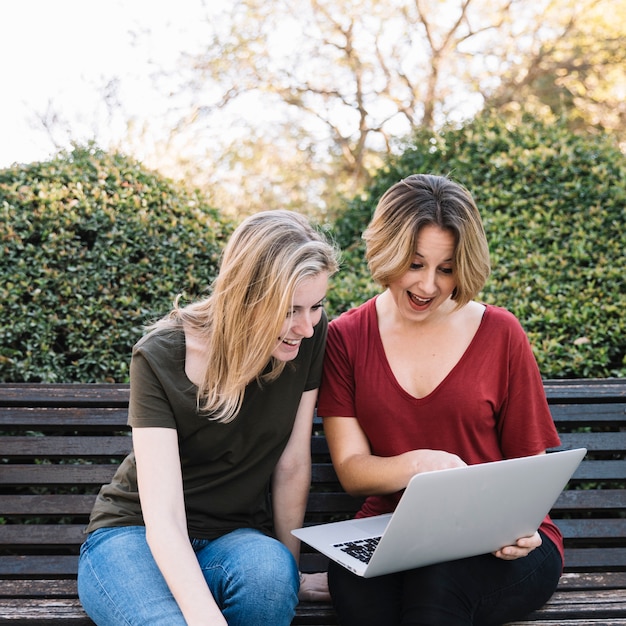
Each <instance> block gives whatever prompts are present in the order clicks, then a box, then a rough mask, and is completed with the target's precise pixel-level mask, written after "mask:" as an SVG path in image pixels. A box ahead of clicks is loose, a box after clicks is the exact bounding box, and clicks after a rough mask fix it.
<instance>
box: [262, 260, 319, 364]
mask: <svg viewBox="0 0 626 626" xmlns="http://www.w3.org/2000/svg"><path fill="white" fill-rule="evenodd" d="M327 289H328V273H327V272H321V273H320V274H318V275H317V276H312V277H311V278H305V279H304V280H303V281H302V282H300V283H299V284H298V286H297V287H296V290H295V292H294V294H293V305H292V307H291V309H290V310H289V312H288V313H287V317H286V319H285V321H284V323H283V326H282V328H281V330H280V337H279V338H278V344H277V346H276V347H275V348H274V350H273V351H272V356H273V357H274V358H276V359H278V360H279V361H291V360H293V359H295V358H296V356H297V355H298V351H299V350H300V343H301V341H302V340H303V339H305V338H307V337H312V336H313V327H314V326H316V325H317V324H318V323H319V321H320V319H321V317H322V308H323V302H324V298H325V296H326V290H327Z"/></svg>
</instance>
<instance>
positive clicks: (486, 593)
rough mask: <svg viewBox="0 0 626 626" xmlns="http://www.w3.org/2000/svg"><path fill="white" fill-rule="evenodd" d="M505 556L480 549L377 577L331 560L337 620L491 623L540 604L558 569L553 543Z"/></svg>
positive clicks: (364, 625) (362, 624)
mask: <svg viewBox="0 0 626 626" xmlns="http://www.w3.org/2000/svg"><path fill="white" fill-rule="evenodd" d="M542 540H543V543H542V545H541V546H540V547H539V548H536V549H535V550H533V551H532V552H531V553H530V554H529V555H528V556H526V557H524V558H521V559H516V560H514V561H504V560H502V559H498V558H496V557H495V556H493V555H491V554H485V555H481V556H477V557H471V558H468V559H460V560H458V561H449V562H447V563H439V564H437V565H429V566H427V567H422V568H419V569H414V570H409V571H407V572H401V573H399V574H389V575H387V576H379V577H376V578H360V577H359V576H355V575H354V574H352V573H351V572H349V571H348V570H346V569H344V568H343V567H341V566H340V565H336V564H335V563H331V564H330V566H329V569H328V584H329V587H330V593H331V595H332V598H333V604H334V605H335V609H336V610H337V614H338V615H339V623H340V624H342V626H381V624H384V625H385V626H409V625H411V626H418V625H419V626H426V625H428V626H443V625H444V624H445V626H475V625H478V624H480V625H481V626H495V625H496V624H498V625H500V624H506V623H507V622H512V621H517V620H519V619H522V618H524V617H525V616H526V615H528V614H529V613H531V612H532V611H534V610H535V609H538V608H539V607H541V606H543V605H544V604H545V603H546V601H547V600H548V599H549V598H550V596H551V595H552V594H553V593H554V590H555V589H556V586H557V584H558V582H559V578H560V576H561V569H562V561H561V555H560V554H559V552H558V550H557V548H556V546H555V545H554V544H553V543H552V542H551V541H550V540H549V539H548V538H547V537H546V536H545V535H543V533H542Z"/></svg>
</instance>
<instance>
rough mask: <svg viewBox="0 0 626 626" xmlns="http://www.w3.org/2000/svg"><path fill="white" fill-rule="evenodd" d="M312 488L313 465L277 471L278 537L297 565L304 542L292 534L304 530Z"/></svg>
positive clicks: (274, 498)
mask: <svg viewBox="0 0 626 626" xmlns="http://www.w3.org/2000/svg"><path fill="white" fill-rule="evenodd" d="M310 485H311V465H310V463H301V464H298V466H296V467H292V468H291V469H289V468H283V469H277V471H276V472H275V473H274V477H273V480H272V508H273V511H274V529H275V531H276V536H277V538H278V539H279V541H281V542H282V543H283V544H284V545H286V546H287V548H289V550H290V551H291V553H292V554H293V556H294V558H295V559H296V562H298V560H299V558H300V541H299V540H298V539H296V537H294V536H293V535H292V534H291V531H292V530H293V529H294V528H300V527H301V526H302V524H303V522H304V514H305V511H306V505H307V501H308V496H309V488H310Z"/></svg>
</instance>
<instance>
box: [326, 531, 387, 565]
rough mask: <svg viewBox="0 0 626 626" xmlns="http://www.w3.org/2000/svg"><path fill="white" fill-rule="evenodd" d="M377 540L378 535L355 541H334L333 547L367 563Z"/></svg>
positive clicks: (378, 539) (378, 538)
mask: <svg viewBox="0 0 626 626" xmlns="http://www.w3.org/2000/svg"><path fill="white" fill-rule="evenodd" d="M379 541H380V537H369V538H368V539H359V540H357V541H346V542H344V543H335V544H334V545H333V547H334V548H339V549H340V550H341V551H342V552H345V553H346V554H349V555H350V556H353V557H354V558H355V559H359V561H363V563H369V561H370V559H371V558H372V554H374V550H376V546H377V545H378V542H379Z"/></svg>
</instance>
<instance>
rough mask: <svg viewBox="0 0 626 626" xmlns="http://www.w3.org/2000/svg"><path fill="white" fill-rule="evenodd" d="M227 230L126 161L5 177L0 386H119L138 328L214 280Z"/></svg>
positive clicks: (82, 151)
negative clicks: (0, 383)
mask: <svg viewBox="0 0 626 626" xmlns="http://www.w3.org/2000/svg"><path fill="white" fill-rule="evenodd" d="M230 229H231V224H230V223H229V222H227V221H225V220H224V219H223V218H221V217H220V215H219V214H218V213H217V212H216V211H215V210H213V209H211V208H210V207H208V206H207V205H206V202H205V201H204V200H203V198H202V197H201V196H200V195H199V194H197V193H195V192H191V191H188V190H186V189H184V188H182V187H180V186H176V185H174V183H172V182H171V181H169V180H167V179H164V178H163V177H161V176H158V175H156V174H153V173H151V172H149V171H147V170H146V169H144V168H143V167H142V166H141V165H140V164H138V163H137V162H134V161H132V160H130V159H128V158H125V157H123V156H121V155H118V154H114V155H109V154H106V153H104V152H102V151H100V150H98V149H95V148H93V147H86V148H76V149H74V150H73V151H72V152H71V153H69V154H61V155H59V156H57V157H56V158H54V159H53V160H51V161H48V162H43V163H34V164H31V165H27V166H15V167H13V168H10V169H5V170H1V171H0V245H1V256H0V275H1V276H2V280H1V281H0V302H1V303H2V304H1V307H2V318H1V319H0V380H2V381H11V382H20V381H44V382H74V381H80V382H123V381H125V380H126V379H127V375H128V361H129V357H130V352H131V347H132V345H133V344H134V342H135V341H136V340H137V339H138V338H139V336H140V335H141V333H142V327H143V325H145V324H146V323H148V322H150V321H152V320H153V319H155V318H156V317H160V316H161V315H163V314H165V313H166V312H167V311H168V310H169V308H170V307H171V305H172V302H173V300H174V298H175V297H176V295H177V294H178V293H180V292H185V294H187V295H189V296H190V297H193V296H195V295H197V294H199V293H200V292H201V291H202V290H203V289H204V288H205V287H206V286H207V285H208V284H209V282H210V281H211V280H212V278H213V276H214V275H215V269H216V265H217V262H218V258H219V254H220V251H221V246H222V242H223V241H224V239H225V238H226V237H227V236H228V234H229V232H230Z"/></svg>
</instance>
